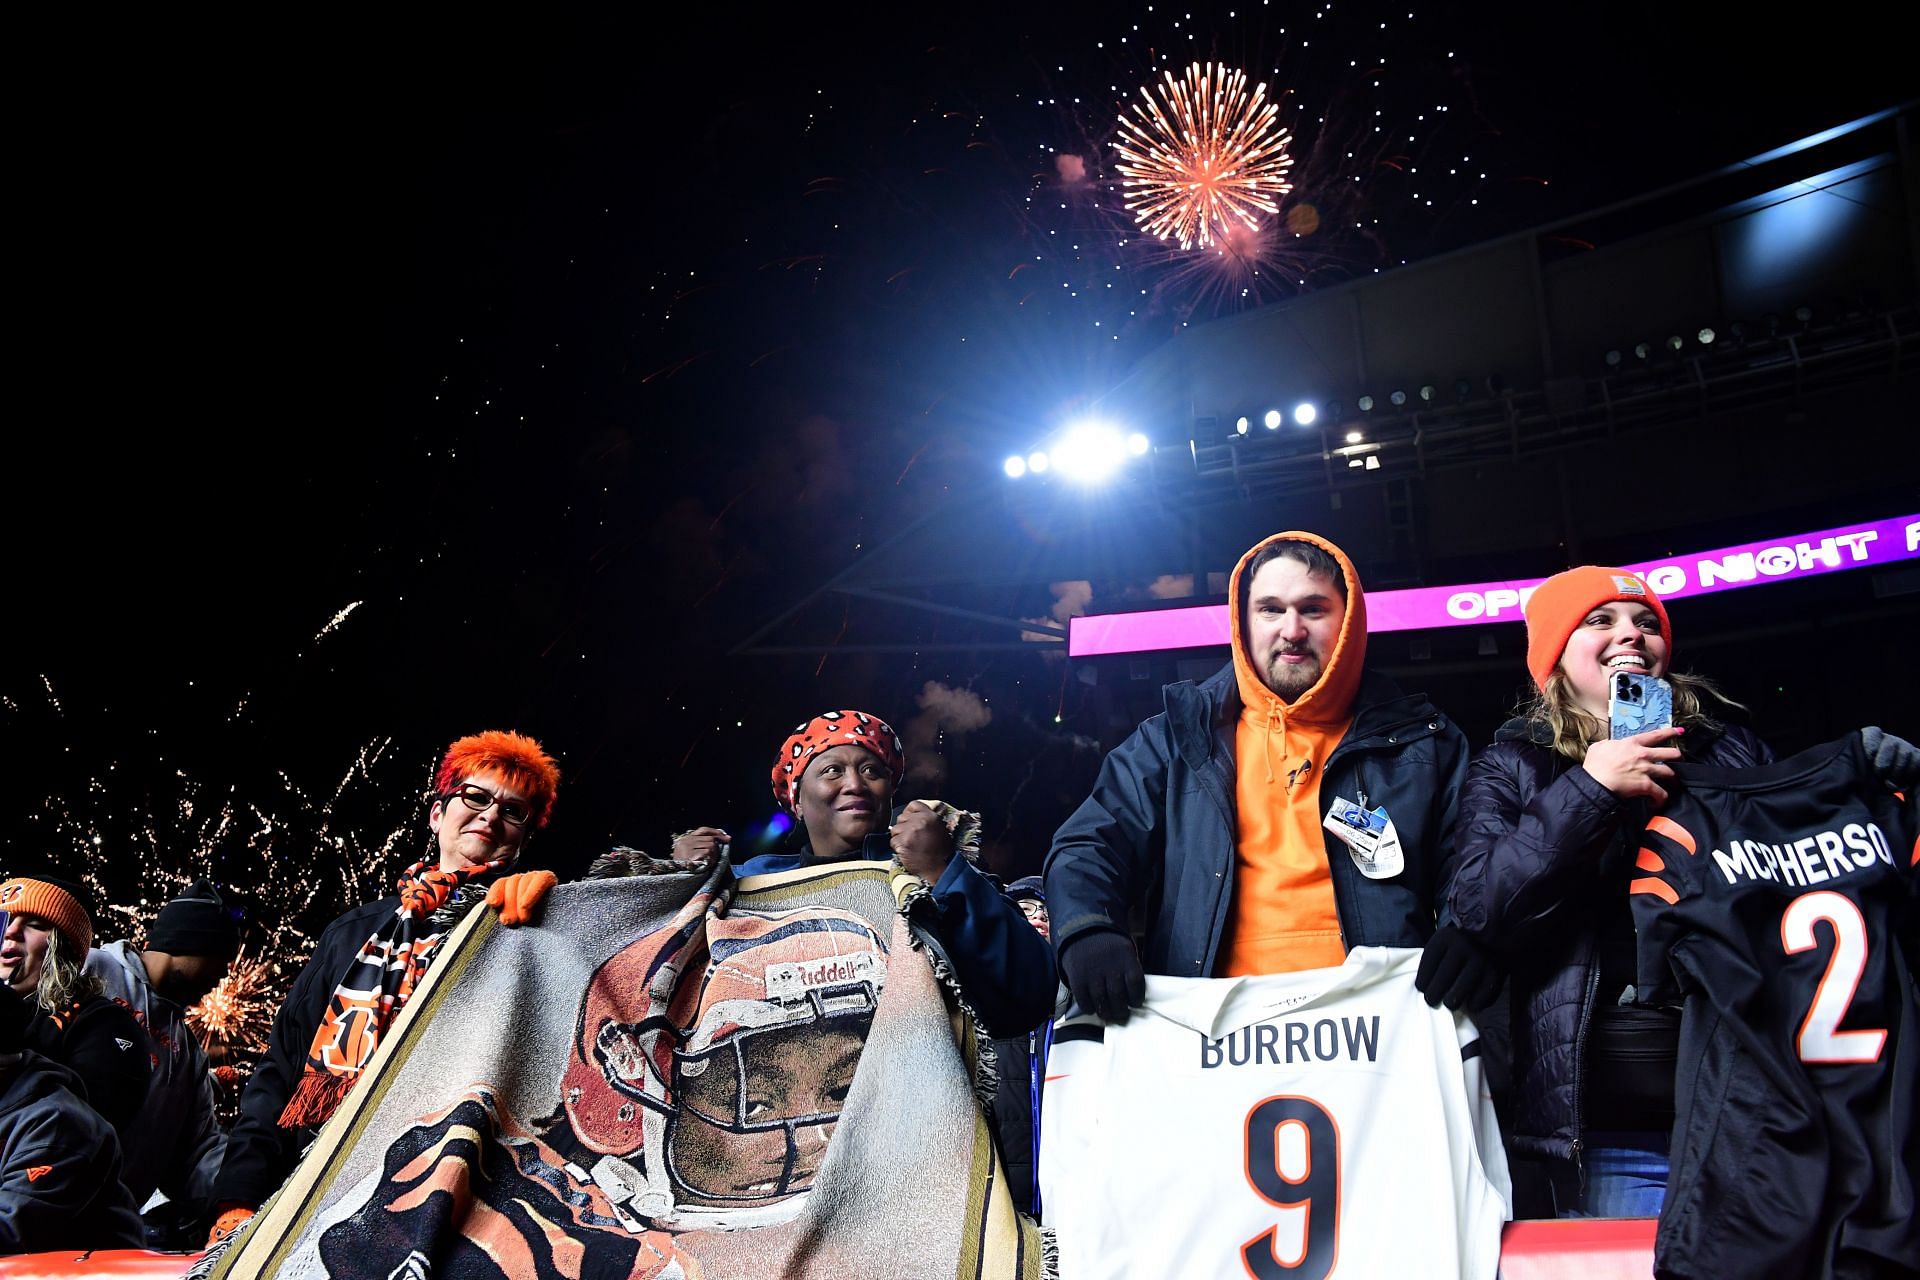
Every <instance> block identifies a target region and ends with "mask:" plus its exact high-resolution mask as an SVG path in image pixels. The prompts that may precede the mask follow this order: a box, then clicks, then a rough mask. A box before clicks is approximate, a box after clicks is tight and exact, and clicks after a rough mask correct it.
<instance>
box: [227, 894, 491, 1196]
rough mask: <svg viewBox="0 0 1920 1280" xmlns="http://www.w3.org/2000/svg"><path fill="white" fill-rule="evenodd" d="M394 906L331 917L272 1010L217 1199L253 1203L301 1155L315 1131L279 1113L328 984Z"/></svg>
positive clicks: (276, 1185) (386, 903)
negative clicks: (291, 1125)
mask: <svg viewBox="0 0 1920 1280" xmlns="http://www.w3.org/2000/svg"><path fill="white" fill-rule="evenodd" d="M471 889H472V886H471V885H469V886H467V890H468V891H471ZM480 892H481V893H485V889H484V888H482V889H481V890H480ZM399 908H400V899H399V898H398V897H397V896H396V897H391V898H381V899H380V900H379V901H377V902H369V903H368V904H367V905H366V906H364V907H355V908H354V909H353V910H351V911H349V912H347V913H346V914H345V915H343V916H341V917H340V918H339V919H337V920H335V921H334V922H333V923H332V924H330V925H328V926H327V929H326V932H325V933H323V934H321V935H320V943H319V945H318V946H316V947H315V948H314V949H313V958H312V959H310V960H308V961H307V965H306V968H304V969H302V970H301V971H300V976H299V977H297V978H295V979H294V980H293V989H292V990H291V991H289V992H288V993H287V998H286V1000H285V1002H284V1003H282V1004H281V1006H280V1012H278V1013H277V1014H275V1015H274V1018H273V1031H272V1033H271V1034H270V1035H269V1036H268V1038H267V1052H266V1055H265V1056H264V1057H262V1058H261V1059H260V1061H259V1063H257V1064H256V1065H255V1066H254V1068H253V1075H252V1076H251V1077H250V1078H249V1079H248V1080H247V1088H246V1092H244V1093H242V1094H241V1095H240V1118H239V1119H238V1120H237V1121H235V1123H234V1126H233V1131H232V1132H231V1133H230V1134H228V1135H227V1155H226V1159H225V1160H223V1161H222V1162H221V1164H220V1175H219V1176H218V1177H217V1178H215V1179H214V1180H213V1199H214V1202H215V1203H216V1204H222V1203H228V1202H231V1203H234V1204H242V1205H246V1206H247V1207H248V1208H254V1209H257V1208H259V1207H260V1206H261V1205H262V1204H263V1203H265V1202H266V1199H267V1197H268V1196H270V1195H272V1194H273V1193H274V1192H275V1191H278V1190H279V1189H280V1184H281V1183H282V1182H285V1181H286V1180H287V1175H288V1174H290V1173H292V1172H293V1168H294V1166H295V1165H297V1164H299V1163H300V1154H301V1152H303V1151H305V1150H306V1148H307V1144H308V1143H310V1142H312V1141H313V1135H314V1133H315V1132H316V1130H313V1129H306V1128H300V1129H283V1128H281V1127H280V1113H281V1112H282V1111H284V1110H286V1107H287V1100H288V1099H289V1098H291V1097H292V1096H293V1091H294V1089H295V1088H296V1087H297V1086H298V1085H299V1083H300V1076H301V1073H302V1072H303V1071H304V1070H305V1069H306V1063H307V1050H308V1049H309V1048H310V1047H312V1045H313V1036H314V1033H315V1032H316V1031H318V1030H319V1029H320V1023H321V1021H322V1020H323V1019H325V1017H326V1016H327V1004H328V1003H329V1002H330V1001H331V1000H332V999H333V990H334V988H335V987H337V986H338V985H340V979H341V978H343V977H345V976H346V973H347V968H348V966H350V965H351V964H352V963H353V958H354V956H356V955H358V954H359V951H360V948H361V946H362V945H363V944H364V943H365V942H366V940H367V939H368V938H370V937H372V936H373V933H374V930H376V929H378V928H379V927H380V924H381V922H382V921H383V920H385V919H386V918H387V917H389V916H391V915H393V913H394V912H395V911H397V910H399Z"/></svg>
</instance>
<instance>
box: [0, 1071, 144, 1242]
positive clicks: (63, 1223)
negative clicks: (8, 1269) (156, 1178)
mask: <svg viewBox="0 0 1920 1280" xmlns="http://www.w3.org/2000/svg"><path fill="white" fill-rule="evenodd" d="M78 1088H79V1081H78V1079H77V1078H76V1077H75V1076H74V1075H73V1074H72V1073H71V1072H69V1071H67V1070H66V1069H65V1068H63V1067H61V1066H59V1065H58V1064H56V1063H54V1062H51V1061H49V1060H47V1059H46V1058H43V1057H41V1056H40V1055H39V1054H37V1053H34V1052H32V1051H28V1052H26V1053H22V1054H20V1055H19V1056H18V1059H17V1060H16V1061H14V1062H11V1063H8V1064H6V1065H0V1253H39V1252H43V1251H46V1250H51V1249H61V1250H67V1249H120V1248H137V1247H138V1246H139V1244H140V1218H139V1215H138V1214H136V1213H135V1212H134V1204H133V1197H132V1196H130V1195H129V1194H127V1189H126V1188H125V1187H123V1186H121V1185H120V1144H119V1143H118V1142H117V1141H116V1140H115V1139H114V1136H113V1130H112V1129H111V1128H109V1127H108V1125H107V1122H106V1121H104V1120H102V1119H101V1118H100V1117H99V1115H98V1114H96V1113H95V1112H94V1110H93V1108H92V1107H89V1106H88V1105H87V1104H86V1103H84V1102H82V1101H81V1100H80V1099H79V1097H78V1096H77V1095H76V1092H75V1091H76V1090H77V1089H78ZM0 1269H3V1268H0Z"/></svg>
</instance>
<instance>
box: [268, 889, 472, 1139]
mask: <svg viewBox="0 0 1920 1280" xmlns="http://www.w3.org/2000/svg"><path fill="white" fill-rule="evenodd" d="M508 861H509V860H508V859H505V858H502V859H499V860H497V861H494V862H489V863H486V864H485V865H483V866H479V867H461V868H459V869H458V870H455V871H441V870H438V869H436V870H433V871H425V872H424V874H423V870H424V868H425V867H426V865H427V864H426V862H425V861H424V860H422V861H420V862H416V863H414V864H413V865H412V866H411V867H408V868H407V869H406V870H405V871H404V872H402V873H401V875H400V884H399V888H400V907H399V909H398V910H397V911H395V912H394V913H393V915H391V916H389V917H388V918H387V920H386V922H385V923H383V924H382V925H381V926H380V927H379V928H378V929H376V930H375V931H374V933H373V936H372V937H370V938H368V939H367V940H366V941H365V942H364V943H362V944H361V945H360V950H359V951H357V952H355V953H354V957H353V963H352V964H350V965H348V966H347V972H346V974H345V976H343V977H342V978H341V979H340V982H339V984H338V985H337V986H335V987H334V989H333V996H332V998H331V999H329V1000H328V1001H327V1011H326V1013H325V1015H324V1016H322V1018H321V1019H320V1026H319V1028H318V1029H317V1030H316V1031H315V1032H314V1034H313V1042H312V1043H311V1044H310V1045H308V1046H307V1064H306V1069H305V1070H304V1071H302V1072H301V1073H300V1083H299V1084H298V1085H297V1086H295V1088H294V1091H293V1096H292V1097H290V1098H288V1099H287V1105H286V1108H285V1109H284V1110H282V1111H281V1113H280V1125H281V1127H282V1128H285V1129H298V1128H304V1127H310V1126H313V1125H319V1124H324V1123H325V1122H326V1120H327V1118H328V1117H329V1116H331V1115H332V1114H333V1113H334V1112H335V1111H336V1110H337V1109H338V1108H339V1106H340V1103H341V1101H342V1100H344V1099H345V1098H346V1096H347V1094H348V1092H349V1091H350V1090H351V1089H352V1088H353V1086H354V1084H355V1083H356V1082H358V1081H359V1079H360V1073H361V1071H363V1070H364V1069H365V1068H366V1065H367V1064H368V1063H369V1062H371V1061H373V1055H374V1051H375V1050H377V1049H378V1048H379V1047H380V1037H381V1036H383V1035H385V1034H386V1030H387V1028H388V1027H390V1026H392V1025H393V1019H394V1015H395V1014H397V1013H399V1012H400V1010H401V1009H402V1008H404V1007H405V1006H406V1003H407V1000H408V999H409V998H410V997H411V996H412V995H413V991H414V988H415V987H417V986H419V985H420V980H421V979H422V978H424V977H425V976H426V973H427V966H428V965H429V964H430V963H432V960H433V953H434V952H435V951H436V950H438V948H439V946H440V941H441V939H442V938H443V937H444V936H445V935H444V934H440V933H422V932H421V930H422V929H423V928H426V927H431V926H430V920H429V918H430V917H431V916H432V915H433V913H434V912H435V911H438V910H439V909H440V908H441V907H443V906H445V905H446V903H447V901H448V899H450V898H452V897H453V894H454V891H455V890H457V889H458V888H459V887H460V886H461V885H463V884H466V883H467V882H468V881H470V880H474V879H476V878H478V877H480V876H484V875H489V874H491V873H492V872H495V871H499V870H501V869H502V868H504V867H505V866H506V865H507V862H508Z"/></svg>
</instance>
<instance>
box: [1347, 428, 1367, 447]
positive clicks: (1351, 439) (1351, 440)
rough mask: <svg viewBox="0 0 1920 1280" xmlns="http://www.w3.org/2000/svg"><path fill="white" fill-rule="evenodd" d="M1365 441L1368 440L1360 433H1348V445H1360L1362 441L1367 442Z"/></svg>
mask: <svg viewBox="0 0 1920 1280" xmlns="http://www.w3.org/2000/svg"><path fill="white" fill-rule="evenodd" d="M1365 439H1366V437H1365V436H1363V435H1361V434H1360V433H1359V432H1358V431H1349V432H1347V443H1348V444H1359V443H1360V442H1361V441H1362V440H1365Z"/></svg>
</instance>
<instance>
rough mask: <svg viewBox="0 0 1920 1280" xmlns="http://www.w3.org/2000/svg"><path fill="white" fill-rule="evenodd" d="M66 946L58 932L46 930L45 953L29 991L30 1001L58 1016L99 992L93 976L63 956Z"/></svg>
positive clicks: (76, 962)
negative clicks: (34, 982) (36, 979)
mask: <svg viewBox="0 0 1920 1280" xmlns="http://www.w3.org/2000/svg"><path fill="white" fill-rule="evenodd" d="M66 946H67V940H66V938H65V936H63V935H62V934H61V932H60V931H59V930H58V929H49V930H47V950H46V954H44V955H43V956H41V958H40V982H39V984H38V985H37V986H35V987H34V989H33V1000H34V1003H35V1004H37V1005H39V1006H40V1007H41V1008H42V1009H45V1010H46V1011H47V1012H48V1013H59V1012H61V1011H62V1010H64V1009H66V1008H68V1007H69V1006H71V1005H73V1004H75V1003H77V1002H79V1001H81V1000H85V999H88V998H89V997H92V996H97V995H99V994H100V992H101V990H102V988H101V986H100V979H99V978H98V977H97V976H95V975H94V974H91V973H88V972H87V971H86V970H85V969H84V968H82V967H81V964H80V962H79V961H78V960H74V959H71V958H69V957H68V956H67V954H66V950H65V948H66Z"/></svg>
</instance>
